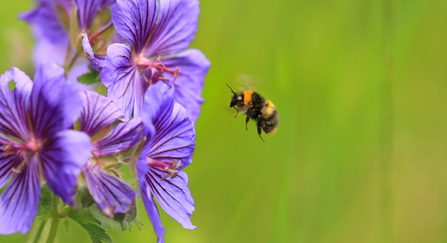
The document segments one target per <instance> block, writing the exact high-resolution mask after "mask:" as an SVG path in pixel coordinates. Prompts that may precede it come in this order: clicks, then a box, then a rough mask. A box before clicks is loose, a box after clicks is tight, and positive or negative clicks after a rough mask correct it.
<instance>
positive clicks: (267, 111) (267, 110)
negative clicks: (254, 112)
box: [262, 100, 275, 117]
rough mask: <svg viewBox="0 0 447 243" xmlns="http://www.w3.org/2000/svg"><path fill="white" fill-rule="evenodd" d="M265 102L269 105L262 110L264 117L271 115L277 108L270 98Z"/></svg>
mask: <svg viewBox="0 0 447 243" xmlns="http://www.w3.org/2000/svg"><path fill="white" fill-rule="evenodd" d="M265 104H266V105H267V107H265V110H264V112H262V116H263V117H268V116H270V115H271V114H272V113H273V111H274V110H275V105H274V104H273V103H272V102H271V101H270V100H267V101H266V102H265Z"/></svg>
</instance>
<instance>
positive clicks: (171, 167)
mask: <svg viewBox="0 0 447 243" xmlns="http://www.w3.org/2000/svg"><path fill="white" fill-rule="evenodd" d="M147 161H148V163H149V166H152V167H158V168H160V169H162V170H164V172H165V173H166V174H165V175H164V176H163V178H161V179H162V180H165V179H166V178H168V177H169V176H171V179H174V178H175V177H177V175H178V168H180V167H181V166H182V161H180V160H174V161H172V162H171V163H169V162H162V161H157V160H152V159H150V158H148V159H147Z"/></svg>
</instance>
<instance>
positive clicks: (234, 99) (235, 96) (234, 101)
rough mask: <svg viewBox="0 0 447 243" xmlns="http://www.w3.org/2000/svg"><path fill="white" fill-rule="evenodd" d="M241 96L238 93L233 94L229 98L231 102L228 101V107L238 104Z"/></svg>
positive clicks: (240, 101)
mask: <svg viewBox="0 0 447 243" xmlns="http://www.w3.org/2000/svg"><path fill="white" fill-rule="evenodd" d="M242 100H243V99H242V96H241V95H238V94H234V95H233V98H231V102H230V107H233V106H235V105H238V106H240V104H241V103H242Z"/></svg>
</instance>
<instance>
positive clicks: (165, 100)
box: [142, 82, 174, 126]
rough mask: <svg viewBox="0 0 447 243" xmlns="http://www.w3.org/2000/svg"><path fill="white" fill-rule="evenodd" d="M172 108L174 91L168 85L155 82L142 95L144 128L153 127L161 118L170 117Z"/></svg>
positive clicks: (170, 85) (170, 84) (171, 86)
mask: <svg viewBox="0 0 447 243" xmlns="http://www.w3.org/2000/svg"><path fill="white" fill-rule="evenodd" d="M173 108H174V89H173V85H172V82H170V83H169V85H167V84H165V83H164V82H157V83H156V84H153V85H151V86H150V87H149V88H148V89H147V91H146V93H145V94H144V107H143V110H144V111H143V114H142V117H143V121H144V123H145V125H146V126H149V125H154V126H155V122H156V120H157V119H158V117H161V116H164V117H165V116H166V117H167V116H170V114H171V113H172V109H173Z"/></svg>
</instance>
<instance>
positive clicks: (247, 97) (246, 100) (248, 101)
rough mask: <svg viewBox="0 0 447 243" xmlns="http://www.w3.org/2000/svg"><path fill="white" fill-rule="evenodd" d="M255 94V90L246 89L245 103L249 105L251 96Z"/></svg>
mask: <svg viewBox="0 0 447 243" xmlns="http://www.w3.org/2000/svg"><path fill="white" fill-rule="evenodd" d="M252 95H253V91H245V92H244V104H245V105H248V103H250V101H251V96H252Z"/></svg>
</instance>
